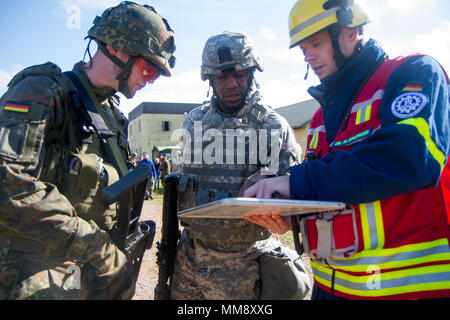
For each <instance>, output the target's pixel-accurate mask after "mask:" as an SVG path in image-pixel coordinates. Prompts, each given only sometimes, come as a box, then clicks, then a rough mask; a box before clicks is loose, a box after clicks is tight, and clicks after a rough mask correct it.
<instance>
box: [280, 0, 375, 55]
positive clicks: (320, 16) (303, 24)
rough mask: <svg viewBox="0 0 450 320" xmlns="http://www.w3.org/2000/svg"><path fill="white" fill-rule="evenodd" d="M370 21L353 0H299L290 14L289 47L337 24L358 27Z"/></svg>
mask: <svg viewBox="0 0 450 320" xmlns="http://www.w3.org/2000/svg"><path fill="white" fill-rule="evenodd" d="M368 22H369V17H368V15H367V14H366V13H365V12H364V11H363V10H362V9H361V7H360V6H358V5H357V4H355V3H354V1H353V0H298V1H297V3H296V4H295V5H294V7H293V8H292V10H291V12H290V14H289V35H290V38H291V41H290V46H289V47H290V48H292V47H295V46H296V45H298V44H299V42H300V41H303V40H305V39H307V38H309V37H311V36H313V35H314V34H316V33H318V32H320V31H322V30H325V29H328V28H329V27H332V26H335V25H337V26H341V27H346V28H357V27H360V26H362V25H364V24H366V23H368Z"/></svg>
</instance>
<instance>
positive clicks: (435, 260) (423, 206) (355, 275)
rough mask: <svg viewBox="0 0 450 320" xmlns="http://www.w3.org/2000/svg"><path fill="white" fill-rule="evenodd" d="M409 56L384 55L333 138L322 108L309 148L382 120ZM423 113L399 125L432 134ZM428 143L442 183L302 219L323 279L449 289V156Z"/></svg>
mask: <svg viewBox="0 0 450 320" xmlns="http://www.w3.org/2000/svg"><path fill="white" fill-rule="evenodd" d="M406 59H408V57H407V58H398V59H394V60H386V61H385V62H384V63H383V64H382V65H381V66H380V67H379V68H378V69H377V71H376V72H375V73H374V74H373V75H372V76H371V78H370V79H369V81H368V82H367V84H366V85H365V86H364V88H363V90H362V91H361V93H360V94H359V95H358V98H357V100H356V102H355V103H354V104H353V105H352V106H351V112H350V116H349V117H348V123H347V126H346V127H345V130H342V131H341V132H339V133H338V134H337V135H336V137H335V139H334V141H333V142H332V143H331V144H330V145H328V142H327V136H326V129H325V125H324V120H323V111H322V109H321V108H320V109H319V110H318V111H317V112H316V114H314V116H313V119H312V120H311V123H310V130H309V133H308V139H307V147H308V149H307V150H308V151H309V152H313V153H314V154H316V155H317V156H318V158H322V157H323V156H325V155H326V154H327V153H328V152H329V151H332V150H350V149H351V148H352V147H353V146H354V145H355V144H357V143H358V142H359V141H361V140H363V139H365V138H366V137H368V136H370V135H371V134H372V133H373V132H375V131H376V130H377V129H378V128H379V127H380V126H381V119H380V118H379V115H378V111H379V108H380V104H381V101H382V98H383V94H384V89H385V87H386V84H387V81H388V79H389V75H390V74H391V73H392V72H394V71H395V70H396V69H397V68H398V67H399V66H400V65H401V64H402V63H403V62H404V61H405V60H406ZM422 120H423V119H422ZM422 120H421V118H408V119H406V120H403V121H400V122H399V125H401V124H407V125H413V126H416V127H417V128H418V131H419V132H420V133H421V134H422V135H424V139H425V140H426V141H431V138H430V136H429V132H427V130H426V129H425V127H421V126H422V125H424V124H423V122H422ZM427 134H428V136H427ZM429 148H430V153H431V154H432V155H433V156H435V158H436V161H438V162H439V163H441V166H442V169H443V174H442V176H441V179H440V182H439V184H438V186H436V187H430V188H427V189H422V190H418V191H415V192H410V193H406V194H401V195H398V196H394V197H391V198H387V199H381V200H378V201H374V202H371V203H361V204H357V205H354V206H353V208H352V209H353V210H350V211H347V212H344V213H342V214H340V215H337V216H333V215H327V214H324V215H320V216H310V217H307V218H305V219H302V224H301V230H302V235H304V236H303V241H304V246H305V249H306V251H307V252H308V253H309V255H310V256H311V258H312V262H311V266H312V268H313V271H314V278H315V280H316V283H318V284H319V286H321V287H323V288H325V289H326V290H327V291H329V292H330V291H333V290H334V293H338V295H339V296H343V297H347V298H364V299H386V298H389V299H392V298H394V299H395V298H408V299H410V298H412V299H415V298H424V297H437V296H448V294H449V292H450V283H449V281H448V280H449V279H450V264H449V261H450V248H449V238H450V234H449V228H448V225H447V221H446V220H447V219H446V210H448V200H449V189H448V181H444V179H446V180H448V178H449V169H450V162H448V161H447V165H446V166H444V160H445V158H444V156H443V154H439V152H438V150H436V149H433V144H431V143H430V144H429ZM434 148H435V146H434ZM441 155H442V156H441ZM312 161H314V160H312ZM445 184H446V185H447V187H445ZM446 188H447V189H446ZM446 201H447V209H446V208H445V207H446ZM431 204H432V205H431ZM447 213H448V211H447Z"/></svg>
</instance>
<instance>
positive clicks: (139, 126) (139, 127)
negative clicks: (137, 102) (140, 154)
mask: <svg viewBox="0 0 450 320" xmlns="http://www.w3.org/2000/svg"><path fill="white" fill-rule="evenodd" d="M138 131H139V132H140V131H141V119H139V120H138Z"/></svg>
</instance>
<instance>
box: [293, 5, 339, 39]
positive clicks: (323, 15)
mask: <svg viewBox="0 0 450 320" xmlns="http://www.w3.org/2000/svg"><path fill="white" fill-rule="evenodd" d="M338 9H339V8H331V9H329V10H326V11H322V12H321V13H319V14H317V15H315V16H314V17H311V18H309V19H308V20H306V21H305V22H303V23H300V24H299V25H298V26H296V27H295V28H294V29H292V30H291V31H289V35H290V36H291V38H292V37H294V36H295V35H296V34H297V33H299V32H301V31H303V30H304V29H306V28H308V27H310V26H312V25H314V24H316V23H317V22H319V21H320V20H324V19H326V18H328V17H329V16H332V15H333V14H336V12H337V11H338Z"/></svg>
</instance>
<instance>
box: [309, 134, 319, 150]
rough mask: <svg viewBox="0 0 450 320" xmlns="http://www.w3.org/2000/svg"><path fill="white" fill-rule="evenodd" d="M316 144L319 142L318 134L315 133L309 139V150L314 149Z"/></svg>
mask: <svg viewBox="0 0 450 320" xmlns="http://www.w3.org/2000/svg"><path fill="white" fill-rule="evenodd" d="M318 142H319V133H318V132H317V133H315V134H314V135H313V137H312V138H311V142H310V143H309V149H316V148H317V144H318Z"/></svg>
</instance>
